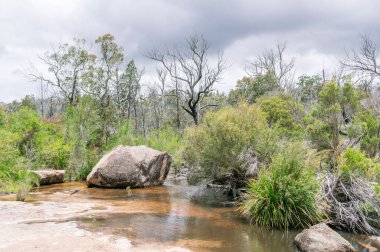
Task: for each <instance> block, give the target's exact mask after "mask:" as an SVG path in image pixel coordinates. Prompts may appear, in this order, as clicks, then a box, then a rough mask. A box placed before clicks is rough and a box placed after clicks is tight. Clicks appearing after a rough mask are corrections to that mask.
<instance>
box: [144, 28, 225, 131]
mask: <svg viewBox="0 0 380 252" xmlns="http://www.w3.org/2000/svg"><path fill="white" fill-rule="evenodd" d="M209 49H210V44H209V42H207V41H206V40H205V39H204V38H203V36H198V35H192V36H190V37H189V38H188V39H187V40H186V44H185V46H184V47H183V48H179V47H173V48H171V49H166V50H164V51H159V50H156V49H153V50H151V51H149V52H148V54H147V56H148V57H149V58H151V59H153V60H155V61H157V62H159V63H160V64H161V66H162V67H163V68H164V69H166V71H167V72H168V73H169V75H170V77H171V78H172V79H173V80H174V81H175V83H177V84H179V83H180V84H179V85H178V86H177V87H179V86H180V87H181V88H180V89H178V90H177V91H178V92H179V93H181V95H178V94H176V95H178V96H180V97H181V98H182V102H181V103H182V108H183V109H184V110H185V111H186V112H187V113H188V114H189V115H190V116H191V117H192V118H193V121H194V123H195V124H199V122H200V115H201V111H202V109H204V108H206V107H208V106H212V105H213V104H204V105H202V106H200V104H201V102H202V100H203V98H204V97H205V95H207V94H209V93H211V92H212V91H213V88H214V85H215V83H217V82H219V81H220V80H221V76H222V73H223V72H224V70H225V68H226V62H225V59H224V57H223V54H218V56H217V59H216V62H215V65H214V66H212V65H211V64H210V62H209V60H210V59H209V55H208V53H209Z"/></svg>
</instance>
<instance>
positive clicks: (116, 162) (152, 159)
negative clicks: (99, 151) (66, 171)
mask: <svg viewBox="0 0 380 252" xmlns="http://www.w3.org/2000/svg"><path fill="white" fill-rule="evenodd" d="M171 162H172V159H171V157H170V156H169V154H168V153H166V152H160V151H157V150H154V149H151V148H148V147H146V146H121V145H120V146H118V147H116V148H115V149H113V150H112V151H110V152H109V153H107V154H106V155H105V156H103V157H102V158H101V159H100V161H99V162H98V163H97V164H96V165H95V167H94V168H93V169H92V171H91V173H90V174H89V175H88V176H87V183H88V185H89V186H97V187H108V188H126V187H128V186H129V187H147V186H156V185H162V184H163V183H164V181H165V179H166V176H167V175H168V173H169V169H170V165H171Z"/></svg>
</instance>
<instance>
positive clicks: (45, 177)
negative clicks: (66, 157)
mask: <svg viewBox="0 0 380 252" xmlns="http://www.w3.org/2000/svg"><path fill="white" fill-rule="evenodd" d="M32 172H33V173H34V174H36V175H37V176H38V183H39V184H40V185H50V184H57V183H63V180H64V178H65V170H35V171H32Z"/></svg>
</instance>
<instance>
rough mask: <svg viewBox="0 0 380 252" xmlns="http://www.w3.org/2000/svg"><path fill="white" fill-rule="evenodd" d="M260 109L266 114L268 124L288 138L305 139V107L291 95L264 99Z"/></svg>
mask: <svg viewBox="0 0 380 252" xmlns="http://www.w3.org/2000/svg"><path fill="white" fill-rule="evenodd" d="M260 108H261V109H262V110H263V111H264V112H265V113H266V117H267V120H268V124H269V126H270V127H274V128H276V129H277V130H278V132H279V133H280V134H282V135H285V136H287V137H292V138H293V137H296V138H301V139H302V138H303V137H304V133H305V131H304V127H303V124H302V121H303V117H304V116H305V111H304V108H303V105H302V104H301V103H299V102H296V101H295V100H294V99H293V98H292V97H291V96H289V95H285V94H282V95H278V96H271V97H267V98H264V99H262V101H261V102H260Z"/></svg>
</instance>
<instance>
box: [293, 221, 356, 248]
mask: <svg viewBox="0 0 380 252" xmlns="http://www.w3.org/2000/svg"><path fill="white" fill-rule="evenodd" d="M294 242H295V244H296V246H297V247H298V248H299V249H300V250H301V251H304V252H320V251H324V252H349V251H354V248H353V247H352V245H351V244H350V243H349V242H348V241H347V240H345V239H344V238H343V237H342V236H341V235H339V234H338V233H337V232H335V231H334V230H332V229H331V228H329V227H328V226H327V225H326V224H324V223H320V224H318V225H314V226H312V227H310V228H308V229H305V230H303V231H302V232H301V233H299V234H298V235H297V236H296V237H295V239H294Z"/></svg>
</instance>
